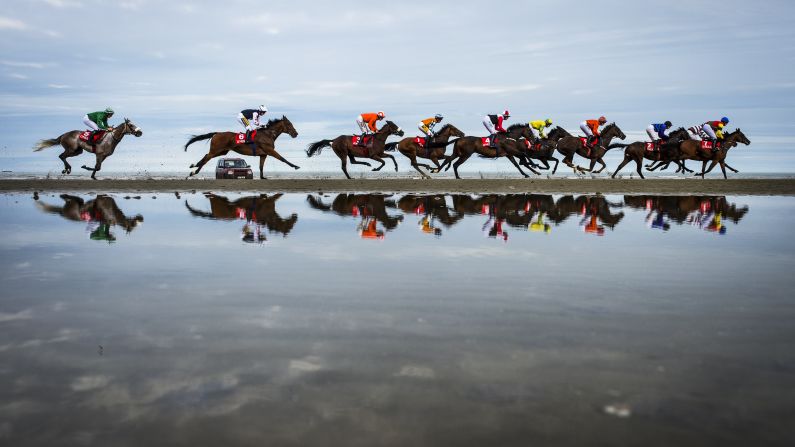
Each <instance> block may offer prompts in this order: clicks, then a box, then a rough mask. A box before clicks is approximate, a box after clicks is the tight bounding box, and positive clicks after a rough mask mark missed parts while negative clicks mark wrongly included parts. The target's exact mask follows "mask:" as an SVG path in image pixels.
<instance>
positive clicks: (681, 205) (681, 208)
mask: <svg viewBox="0 0 795 447" xmlns="http://www.w3.org/2000/svg"><path fill="white" fill-rule="evenodd" d="M624 203H625V204H626V206H627V207H629V208H634V209H639V210H645V211H646V213H647V214H646V223H647V225H648V226H649V227H650V228H652V229H659V230H663V231H668V230H669V229H670V228H671V223H672V222H673V223H675V224H676V225H691V226H694V227H697V228H700V229H703V230H704V231H707V232H711V233H717V234H726V231H727V229H726V225H725V222H726V221H731V222H732V223H734V224H735V225H736V224H738V223H740V220H742V218H743V217H744V216H745V215H746V214H747V213H748V206H745V205H743V206H738V205H737V204H735V203H730V202H729V201H728V200H726V197H723V196H624Z"/></svg>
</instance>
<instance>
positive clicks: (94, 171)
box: [81, 154, 105, 180]
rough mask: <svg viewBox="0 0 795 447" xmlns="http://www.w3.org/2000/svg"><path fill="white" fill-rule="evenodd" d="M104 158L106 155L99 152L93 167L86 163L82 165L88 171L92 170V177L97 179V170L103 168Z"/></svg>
mask: <svg viewBox="0 0 795 447" xmlns="http://www.w3.org/2000/svg"><path fill="white" fill-rule="evenodd" d="M104 159H105V156H104V155H99V154H97V162H96V163H95V164H94V167H93V168H89V167H88V166H86V165H83V166H81V167H82V168H83V169H85V170H87V171H91V178H92V179H94V180H96V179H97V171H99V170H100V169H102V160H104Z"/></svg>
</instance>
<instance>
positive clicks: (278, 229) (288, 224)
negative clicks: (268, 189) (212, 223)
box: [185, 193, 298, 243]
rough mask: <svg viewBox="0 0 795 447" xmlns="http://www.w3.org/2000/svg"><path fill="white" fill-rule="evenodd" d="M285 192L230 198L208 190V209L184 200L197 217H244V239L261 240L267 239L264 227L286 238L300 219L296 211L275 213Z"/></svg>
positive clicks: (233, 218)
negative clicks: (277, 202)
mask: <svg viewBox="0 0 795 447" xmlns="http://www.w3.org/2000/svg"><path fill="white" fill-rule="evenodd" d="M283 195H284V194H275V195H271V196H268V195H267V194H261V195H259V196H248V197H241V198H239V199H236V200H229V199H228V198H226V197H224V196H221V195H217V194H212V193H208V194H205V197H207V199H208V200H209V201H210V211H209V212H207V211H202V210H199V209H197V208H194V207H192V206H191V205H190V203H188V201H187V200H185V207H186V208H187V209H188V211H190V213H191V215H193V216H195V217H202V218H206V219H215V220H245V224H243V229H242V231H241V233H242V234H241V239H242V240H243V241H244V242H256V243H262V242H265V241H266V237H265V231H264V230H267V231H269V232H271V233H278V234H282V235H283V236H284V237H287V235H288V234H289V233H290V231H291V230H292V229H293V227H294V226H295V223H296V222H297V221H298V214H296V213H293V214H292V215H290V217H289V218H287V219H285V218H283V217H281V216H280V215H279V213H277V212H276V201H278V200H279V199H280V198H281V197H282V196H283Z"/></svg>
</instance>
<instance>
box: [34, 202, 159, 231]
mask: <svg viewBox="0 0 795 447" xmlns="http://www.w3.org/2000/svg"><path fill="white" fill-rule="evenodd" d="M60 197H61V200H63V202H64V203H63V205H61V206H58V205H52V204H49V203H46V202H44V201H43V200H41V199H39V198H38V196H35V197H34V200H35V203H36V206H37V207H38V208H39V209H40V210H41V211H43V212H45V213H48V214H57V215H59V216H61V217H63V218H64V219H66V220H73V221H75V222H86V224H87V227H86V231H87V232H88V237H89V239H91V240H95V241H106V242H108V243H112V242H115V241H116V235H115V234H114V233H113V232H112V231H111V230H112V228H113V227H115V226H118V227H121V228H122V229H124V232H125V233H127V234H129V233H130V232H132V231H133V230H134V229H135V228H136V227H137V226H138V225H139V224H140V223H141V222H143V221H144V217H143V216H142V215H140V214H136V215H135V216H132V217H127V216H126V215H125V214H124V213H123V212H122V211H121V209H120V208H119V206H118V205H117V204H116V200H115V199H114V198H113V197H111V196H108V195H104V194H99V195H97V196H96V197H95V198H93V199H90V200H87V201H86V200H84V199H83V198H82V197H79V196H72V195H69V194H61V195H60Z"/></svg>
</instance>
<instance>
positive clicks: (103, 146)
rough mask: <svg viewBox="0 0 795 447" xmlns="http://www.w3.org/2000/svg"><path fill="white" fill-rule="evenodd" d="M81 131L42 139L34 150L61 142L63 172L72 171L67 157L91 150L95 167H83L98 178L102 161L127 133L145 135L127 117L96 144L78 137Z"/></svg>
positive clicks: (138, 135)
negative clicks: (94, 158) (94, 159)
mask: <svg viewBox="0 0 795 447" xmlns="http://www.w3.org/2000/svg"><path fill="white" fill-rule="evenodd" d="M81 133H83V131H82V130H72V131H69V132H66V133H65V134H63V135H61V136H60V137H58V138H52V139H49V140H41V141H39V142H38V144H36V146H35V149H33V150H34V152H38V151H40V150H42V149H45V148H48V147H52V146H55V145H58V144H60V145H61V146H62V147H63V148H64V151H63V153H62V154H61V155H59V156H58V158H60V159H61V161H62V162H63V166H64V168H63V171H61V174H71V173H72V166H71V165H70V164H69V163H68V162H67V161H66V159H67V158H69V157H74V156H76V155H80V154H82V153H83V151H87V152H91V153H93V154H94V155H95V156H96V163H95V164H94V167H93V168H89V167H88V166H86V165H83V166H81V167H82V168H83V169H86V170H89V171H91V178H92V179H94V180H96V179H97V177H96V175H97V171H99V170H100V169H101V168H102V161H103V160H105V159H106V158H108V157H110V156H111V155H113V151H115V150H116V146H118V144H119V143H120V142H121V139H122V138H124V136H125V135H128V134H132V135H135V136H136V137H140V136H141V135H143V131H141V129H140V128H139V127H138V126H136V125H135V124H133V123H132V122H131V121H130V120H129V119H127V118H124V122H123V123H122V124H121V125H119V126H117V127H116V128H115V129H112V130H111V131H109V132H106V133H105V134H104V135H103V136H102V139H101V140H100V141H99V142H98V143H96V144H89V143H87V142H85V141H83V140H81V139H80V138H78V137H79V136H80V134H81Z"/></svg>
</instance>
